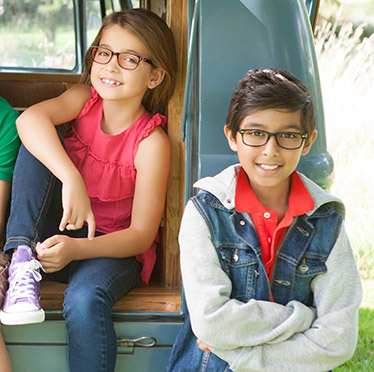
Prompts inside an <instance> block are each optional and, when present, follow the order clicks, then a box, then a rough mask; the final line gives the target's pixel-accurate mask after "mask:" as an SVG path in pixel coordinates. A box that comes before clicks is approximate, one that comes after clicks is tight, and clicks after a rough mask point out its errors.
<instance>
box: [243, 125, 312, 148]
mask: <svg viewBox="0 0 374 372" xmlns="http://www.w3.org/2000/svg"><path fill="white" fill-rule="evenodd" d="M248 131H253V132H260V133H264V134H266V135H267V138H266V140H265V142H264V143H263V144H261V145H249V144H248V143H245V141H244V134H245V133H246V132H248ZM238 132H239V133H240V134H241V136H242V142H243V144H244V145H246V146H250V147H262V146H265V145H266V144H267V143H268V142H269V140H270V138H271V137H275V141H276V142H277V145H278V146H279V147H280V148H282V149H285V150H297V149H299V148H300V147H301V146H302V145H303V144H304V142H305V140H306V139H307V138H308V133H299V132H268V131H266V130H260V129H253V128H248V129H238ZM280 134H291V135H298V136H301V143H300V145H299V146H298V147H291V148H290V147H284V146H282V145H281V144H280V143H279V141H278V135H280Z"/></svg>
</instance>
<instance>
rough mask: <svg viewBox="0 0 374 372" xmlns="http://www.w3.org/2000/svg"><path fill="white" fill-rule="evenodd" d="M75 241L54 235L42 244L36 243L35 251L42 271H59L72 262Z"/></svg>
mask: <svg viewBox="0 0 374 372" xmlns="http://www.w3.org/2000/svg"><path fill="white" fill-rule="evenodd" d="M77 240H78V239H73V238H70V237H69V236H66V235H54V236H52V237H50V238H48V239H46V240H45V241H44V242H43V243H37V244H36V247H35V249H36V253H37V255H38V260H39V261H40V263H41V264H42V266H43V269H44V271H45V272H47V273H53V272H55V271H59V270H61V269H62V268H64V267H65V266H66V265H67V264H69V263H70V262H71V261H73V260H74V255H73V254H74V252H75V251H76V249H77V246H76V244H77Z"/></svg>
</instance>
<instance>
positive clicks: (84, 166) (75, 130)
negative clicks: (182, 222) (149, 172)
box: [65, 88, 166, 283]
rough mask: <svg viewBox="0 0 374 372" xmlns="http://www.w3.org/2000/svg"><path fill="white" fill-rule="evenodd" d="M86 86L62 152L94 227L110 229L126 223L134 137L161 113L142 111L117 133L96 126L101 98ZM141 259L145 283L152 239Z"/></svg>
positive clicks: (161, 118)
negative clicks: (78, 178) (82, 188)
mask: <svg viewBox="0 0 374 372" xmlns="http://www.w3.org/2000/svg"><path fill="white" fill-rule="evenodd" d="M91 89H92V97H93V98H92V99H90V100H89V101H88V102H87V103H86V104H85V106H84V107H83V110H82V111H81V113H80V114H79V116H78V118H77V119H76V120H75V122H74V123H73V124H72V126H71V128H70V129H69V131H68V132H67V133H66V135H65V146H66V151H67V153H68V154H69V156H70V158H71V160H72V161H73V163H74V164H75V166H76V167H77V168H78V170H79V171H80V173H81V175H82V177H83V180H84V183H85V185H86V188H87V192H88V196H89V197H90V200H91V207H92V211H93V213H94V216H95V220H96V229H97V231H100V232H103V233H110V232H114V231H118V230H122V229H126V228H127V227H129V226H130V223H131V211H132V202H133V197H134V190H135V181H136V169H135V166H134V159H135V155H136V153H137V151H138V148H139V144H140V142H141V141H142V140H143V139H144V138H146V137H147V136H148V135H149V134H150V132H151V131H152V130H153V128H155V127H156V126H158V125H161V126H162V127H165V125H166V117H164V116H162V115H160V114H156V115H152V114H150V113H149V112H145V113H144V114H143V115H142V116H141V117H140V118H139V119H137V120H136V121H135V122H134V123H133V124H132V125H131V126H130V127H129V128H127V129H125V130H124V131H123V132H121V133H120V134H117V135H108V134H105V133H104V132H103V131H102V130H101V119H102V113H103V100H102V98H101V97H100V96H99V94H98V93H97V92H96V90H95V89H94V88H91ZM136 258H137V259H138V261H140V262H141V263H142V264H143V268H142V272H141V279H142V281H143V282H145V283H148V281H149V278H150V275H151V273H152V270H153V267H154V264H155V261H156V243H155V242H154V243H153V244H152V246H151V247H150V248H149V249H148V250H147V251H146V252H145V253H143V254H141V255H139V256H137V257H136Z"/></svg>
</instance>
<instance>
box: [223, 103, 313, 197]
mask: <svg viewBox="0 0 374 372" xmlns="http://www.w3.org/2000/svg"><path fill="white" fill-rule="evenodd" d="M239 129H254V130H258V131H267V132H271V133H274V132H290V133H300V134H305V130H304V129H303V127H302V125H301V113H300V111H296V112H290V111H287V110H283V109H267V110H262V111H257V112H255V113H253V114H251V115H248V116H246V117H245V118H244V119H243V120H242V122H241V123H240V126H239ZM225 134H226V137H227V140H228V142H229V146H230V148H231V150H233V151H235V152H237V154H238V157H239V161H240V163H241V165H242V167H243V168H244V170H245V172H246V174H247V177H248V179H249V182H250V184H251V187H252V189H253V191H254V193H255V194H256V196H257V197H259V195H263V194H264V193H268V192H270V193H271V194H269V195H278V196H279V197H281V196H283V197H286V196H288V191H289V176H290V175H291V174H292V173H293V171H294V170H295V169H296V166H297V164H298V163H299V160H300V157H301V156H302V155H306V154H307V153H308V152H309V149H310V146H311V145H312V143H313V141H314V139H315V137H316V134H317V133H316V132H313V133H312V135H311V136H309V137H307V138H306V140H304V141H303V143H302V146H301V147H300V148H298V149H293V150H290V149H285V148H282V147H280V146H279V145H278V143H277V141H276V138H275V136H270V137H269V139H268V141H267V142H266V143H265V144H264V145H262V146H258V147H252V146H248V145H246V144H244V142H243V139H242V134H241V133H239V132H237V134H236V136H235V138H233V136H232V132H231V131H230V130H229V129H228V128H227V126H226V127H225ZM254 135H257V133H256V132H255V133H254ZM259 135H261V132H259Z"/></svg>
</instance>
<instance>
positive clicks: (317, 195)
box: [194, 164, 345, 218]
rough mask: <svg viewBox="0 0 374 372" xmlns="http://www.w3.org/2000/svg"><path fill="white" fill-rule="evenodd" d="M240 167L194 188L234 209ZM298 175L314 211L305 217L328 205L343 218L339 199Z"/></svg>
mask: <svg viewBox="0 0 374 372" xmlns="http://www.w3.org/2000/svg"><path fill="white" fill-rule="evenodd" d="M240 167H241V165H240V164H235V165H231V166H229V167H228V168H226V169H224V170H223V171H222V172H221V173H218V174H217V175H215V176H213V177H204V178H201V179H200V180H198V181H197V182H195V184H194V187H195V188H197V189H199V190H201V191H207V192H209V193H211V194H213V195H214V196H215V197H216V198H217V199H218V200H219V201H220V202H221V203H222V204H223V206H224V207H225V208H227V209H234V208H235V192H236V180H237V177H238V173H239V169H240ZM298 174H299V176H300V178H301V179H302V181H303V182H304V185H305V186H306V188H307V189H308V191H309V193H310V195H311V197H312V198H313V201H314V209H313V210H311V211H309V212H308V213H307V215H312V214H313V213H314V212H315V211H316V210H317V209H318V208H320V207H321V206H322V205H324V204H329V205H330V206H331V207H332V208H334V209H335V210H336V211H337V212H338V213H339V214H340V215H342V216H343V218H344V216H345V208H344V204H343V202H342V201H341V200H340V199H339V198H337V197H336V196H333V195H331V194H329V193H327V192H326V191H325V190H323V189H322V188H321V187H320V186H318V185H317V184H316V183H314V182H313V181H311V180H310V179H309V178H308V177H306V176H304V175H303V174H301V173H298Z"/></svg>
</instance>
